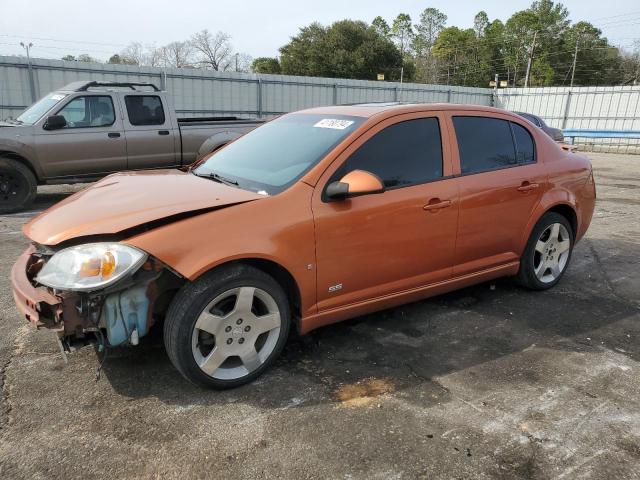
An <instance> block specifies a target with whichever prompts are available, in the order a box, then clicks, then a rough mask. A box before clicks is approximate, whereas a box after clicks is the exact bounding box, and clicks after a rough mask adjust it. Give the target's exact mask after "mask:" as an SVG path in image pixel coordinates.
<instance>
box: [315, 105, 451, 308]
mask: <svg viewBox="0 0 640 480" xmlns="http://www.w3.org/2000/svg"><path fill="white" fill-rule="evenodd" d="M426 115H427V114H415V113H413V114H407V115H400V116H397V117H393V118H391V119H387V120H386V121H384V122H381V123H379V124H378V125H376V126H374V127H372V128H371V129H370V130H369V131H368V132H367V133H365V134H364V135H363V136H361V137H360V138H359V139H358V140H356V141H355V142H354V143H353V144H352V145H351V146H350V147H349V148H347V149H346V150H345V152H343V153H342V154H341V155H340V156H339V157H338V158H337V159H336V160H335V161H334V162H333V164H332V165H331V167H330V168H329V169H327V171H326V172H325V173H324V175H323V176H322V177H321V178H320V181H319V182H318V184H317V186H316V190H315V192H314V196H313V200H312V208H313V214H314V222H315V234H316V262H317V285H318V294H317V299H318V310H319V311H323V310H328V309H331V308H334V307H339V306H343V305H347V304H353V303H357V302H362V301H366V300H369V299H373V298H378V297H382V296H384V295H388V294H391V293H395V292H401V291H404V290H407V289H411V288H414V287H416V286H421V285H426V284H429V283H432V282H438V281H442V280H446V279H448V278H450V276H451V270H452V265H453V254H454V243H455V235H456V225H457V219H458V218H457V217H458V195H457V186H456V183H455V182H456V179H454V178H450V177H451V163H450V156H451V155H450V154H451V152H450V150H451V149H450V145H449V143H448V142H447V141H445V142H443V141H442V140H441V139H443V138H444V139H448V138H449V137H448V135H447V134H446V133H442V134H441V131H440V129H441V127H442V126H444V124H445V123H444V117H441V116H439V115H435V114H433V113H431V114H430V115H431V116H428V117H427V116H426ZM444 128H446V127H444ZM353 170H365V171H368V172H371V173H374V174H376V175H378V177H380V179H381V180H382V181H383V183H384V184H385V189H386V191H385V192H384V193H381V194H380V193H379V194H369V195H363V196H358V197H352V198H348V199H344V200H337V201H331V200H328V199H327V198H326V194H325V188H326V186H327V185H328V184H329V183H331V182H333V181H336V180H340V179H341V178H342V177H343V176H344V175H346V174H347V173H349V172H350V171H353Z"/></svg>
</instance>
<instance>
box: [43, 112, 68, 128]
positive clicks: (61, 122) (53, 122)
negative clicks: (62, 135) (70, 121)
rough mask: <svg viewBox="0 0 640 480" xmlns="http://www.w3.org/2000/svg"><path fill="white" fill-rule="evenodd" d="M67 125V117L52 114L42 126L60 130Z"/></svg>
mask: <svg viewBox="0 0 640 480" xmlns="http://www.w3.org/2000/svg"><path fill="white" fill-rule="evenodd" d="M66 126H67V119H66V118H64V117H63V116H62V115H51V116H50V117H48V118H47V121H46V122H44V125H43V127H42V128H44V129H45V130H60V129H61V128H64V127H66Z"/></svg>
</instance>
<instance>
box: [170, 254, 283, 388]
mask: <svg viewBox="0 0 640 480" xmlns="http://www.w3.org/2000/svg"><path fill="white" fill-rule="evenodd" d="M290 324H291V313H290V307H289V303H288V301H287V296H286V294H285V292H284V290H283V289H282V287H281V286H280V285H279V284H278V283H277V282H276V281H275V280H274V279H273V278H272V277H271V276H269V275H267V274H266V273H264V272H263V271H261V270H258V269H256V268H253V267H251V266H248V265H234V266H229V267H222V268H220V269H219V270H214V271H212V272H210V273H208V274H205V275H204V276H203V277H202V278H200V279H198V280H196V281H195V282H193V283H189V284H187V285H185V286H184V287H183V288H182V289H181V290H180V291H179V292H178V293H177V295H176V297H175V298H174V299H173V301H172V303H171V305H170V307H169V311H168V312H167V317H166V320H165V324H164V342H165V347H166V349H167V353H168V355H169V358H170V359H171V362H172V363H173V365H174V366H175V367H176V368H177V369H178V371H179V372H180V373H181V374H182V375H183V376H184V377H185V378H186V379H187V380H189V381H191V382H193V383H195V384H197V385H201V386H204V387H212V388H218V389H223V388H233V387H237V386H240V385H243V384H245V383H248V382H250V381H252V380H253V379H255V378H257V377H258V376H259V375H261V374H262V373H263V372H264V371H265V370H267V369H268V368H269V366H270V365H271V364H272V363H273V361H274V360H275V359H276V358H277V357H278V355H279V354H280V352H281V351H282V348H283V347H284V344H285V342H286V340H287V336H288V333H289V327H290Z"/></svg>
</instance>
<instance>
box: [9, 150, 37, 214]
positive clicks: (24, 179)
mask: <svg viewBox="0 0 640 480" xmlns="http://www.w3.org/2000/svg"><path fill="white" fill-rule="evenodd" d="M37 186H38V184H37V181H36V177H35V175H34V174H33V172H32V171H31V170H30V169H29V167H27V166H26V165H24V164H23V163H20V162H19V161H17V160H14V159H13V158H7V157H0V213H13V212H18V211H20V210H24V209H26V208H28V207H29V206H30V205H31V204H32V203H33V201H34V200H35V198H36V193H37Z"/></svg>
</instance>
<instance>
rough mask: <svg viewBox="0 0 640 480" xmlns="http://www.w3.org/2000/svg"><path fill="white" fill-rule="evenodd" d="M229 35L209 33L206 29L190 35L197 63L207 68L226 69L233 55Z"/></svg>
mask: <svg viewBox="0 0 640 480" xmlns="http://www.w3.org/2000/svg"><path fill="white" fill-rule="evenodd" d="M230 41H231V36H230V35H229V34H227V33H224V32H217V33H216V34H212V33H210V32H209V31H208V30H207V29H205V30H202V31H201V32H198V33H196V34H194V35H193V36H192V37H191V45H192V46H193V48H194V49H195V50H196V52H197V53H198V59H197V63H198V64H199V65H201V66H203V67H204V68H207V69H209V70H216V71H219V70H227V69H228V68H229V66H230V63H231V61H232V57H233V55H234V54H233V48H232V46H231V42H230Z"/></svg>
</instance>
